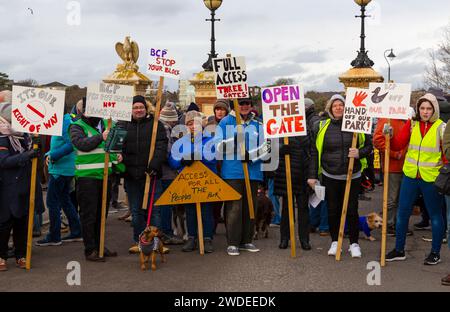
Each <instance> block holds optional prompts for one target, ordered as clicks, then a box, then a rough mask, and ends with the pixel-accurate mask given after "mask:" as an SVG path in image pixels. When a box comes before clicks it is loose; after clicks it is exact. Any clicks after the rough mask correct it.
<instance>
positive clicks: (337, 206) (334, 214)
mask: <svg viewBox="0 0 450 312" xmlns="http://www.w3.org/2000/svg"><path fill="white" fill-rule="evenodd" d="M322 178H323V185H324V186H325V199H326V200H327V204H328V224H329V227H330V234H331V240H332V241H333V242H335V241H337V240H338V236H339V226H340V224H341V215H342V205H343V203H344V195H345V184H346V181H342V180H335V179H331V178H328V177H326V176H325V175H322ZM360 184H361V178H357V179H353V180H352V183H351V189H350V197H349V200H348V207H347V218H346V225H347V227H348V233H349V236H350V244H354V243H358V237H359V229H358V224H359V220H358V218H359V216H358V193H359V190H360V187H361V185H360Z"/></svg>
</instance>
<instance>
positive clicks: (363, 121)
mask: <svg viewBox="0 0 450 312" xmlns="http://www.w3.org/2000/svg"><path fill="white" fill-rule="evenodd" d="M368 96H369V90H367V89H358V88H348V89H347V97H346V98H345V107H344V116H343V119H342V131H346V132H356V133H366V134H370V133H371V130H372V118H371V117H370V116H369V115H368V102H369V100H368Z"/></svg>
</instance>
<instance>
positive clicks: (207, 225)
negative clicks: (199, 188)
mask: <svg viewBox="0 0 450 312" xmlns="http://www.w3.org/2000/svg"><path fill="white" fill-rule="evenodd" d="M201 206H202V208H201V211H202V223H203V238H210V239H212V238H213V230H214V219H213V211H212V205H211V203H203V204H202V205H201ZM185 208H186V224H187V232H188V235H189V236H190V237H197V236H198V227H197V225H198V224H197V208H196V205H195V204H189V205H185Z"/></svg>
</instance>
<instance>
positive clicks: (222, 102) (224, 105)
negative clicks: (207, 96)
mask: <svg viewBox="0 0 450 312" xmlns="http://www.w3.org/2000/svg"><path fill="white" fill-rule="evenodd" d="M216 108H223V109H224V110H226V111H227V113H229V112H230V107H229V105H228V100H223V99H221V100H217V102H216V104H214V110H216Z"/></svg>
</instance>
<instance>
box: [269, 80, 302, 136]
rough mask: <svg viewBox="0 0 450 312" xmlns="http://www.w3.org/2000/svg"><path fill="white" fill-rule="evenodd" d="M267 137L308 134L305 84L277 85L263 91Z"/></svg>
mask: <svg viewBox="0 0 450 312" xmlns="http://www.w3.org/2000/svg"><path fill="white" fill-rule="evenodd" d="M261 100H262V109H263V117H264V137H265V138H266V139H273V138H283V137H293V136H301V135H306V126H305V123H306V116H305V98H304V95H303V86H301V85H292V86H276V87H270V88H263V89H262V92H261Z"/></svg>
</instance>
